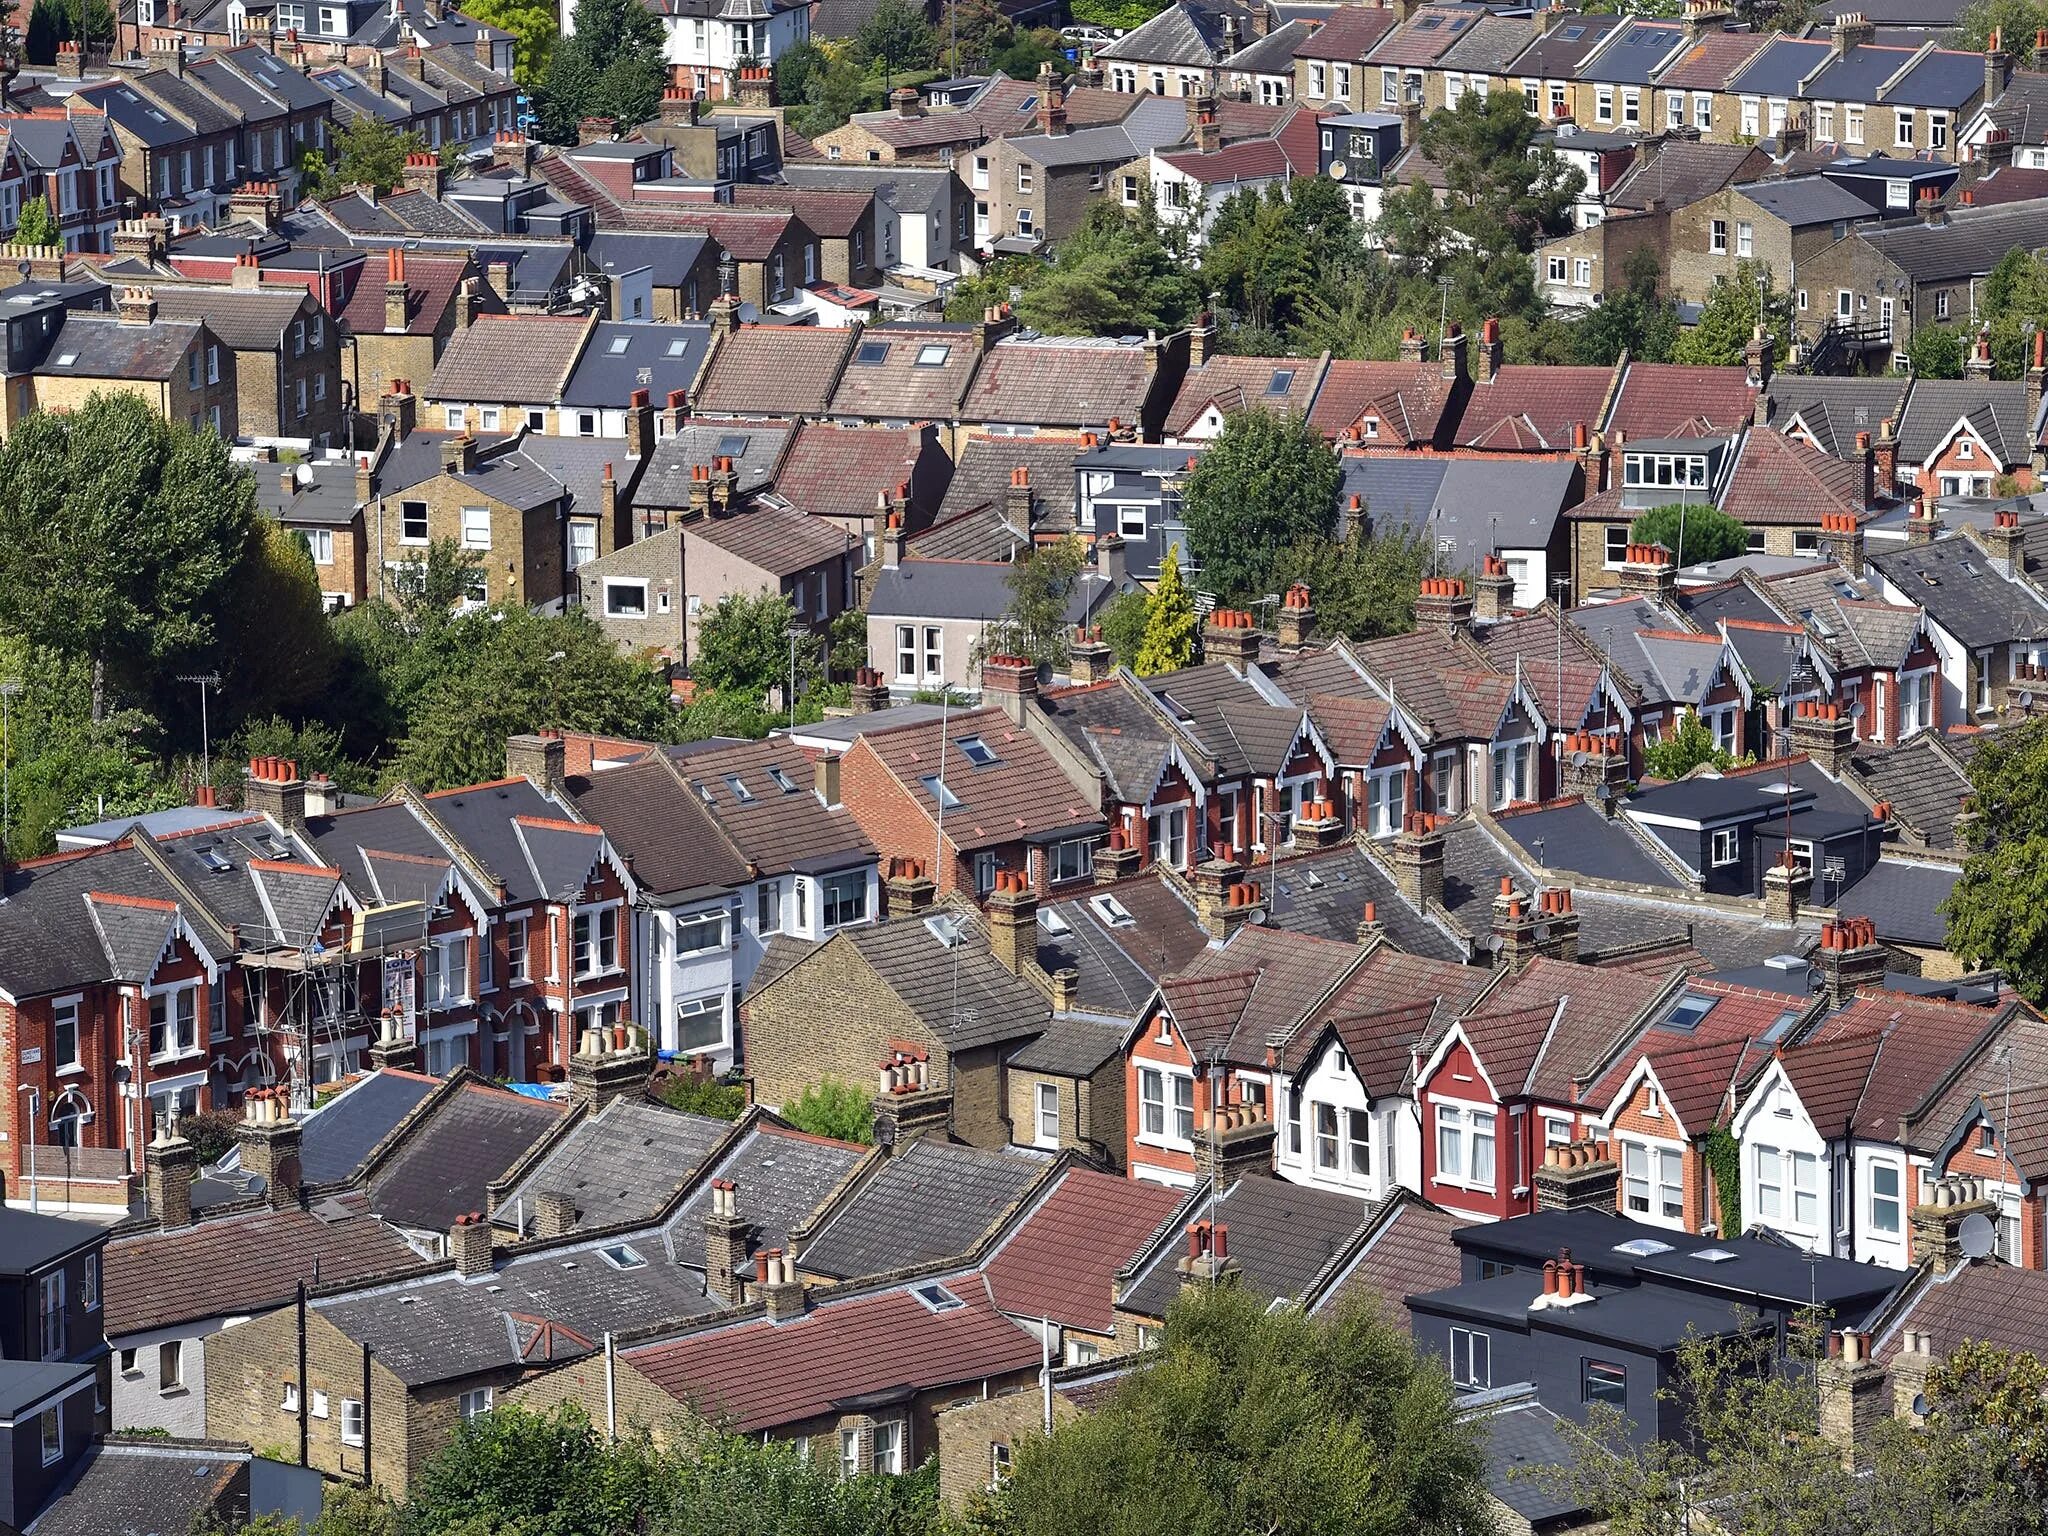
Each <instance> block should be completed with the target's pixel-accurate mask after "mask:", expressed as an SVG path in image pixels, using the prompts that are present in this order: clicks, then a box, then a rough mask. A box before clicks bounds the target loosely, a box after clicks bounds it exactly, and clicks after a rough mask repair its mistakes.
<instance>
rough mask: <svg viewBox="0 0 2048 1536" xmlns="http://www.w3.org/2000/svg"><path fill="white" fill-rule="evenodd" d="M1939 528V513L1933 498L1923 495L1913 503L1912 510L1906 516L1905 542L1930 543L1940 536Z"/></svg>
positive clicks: (1940, 527) (1940, 525)
mask: <svg viewBox="0 0 2048 1536" xmlns="http://www.w3.org/2000/svg"><path fill="white" fill-rule="evenodd" d="M1941 529H1942V522H1941V514H1940V513H1939V512H1937V511H1936V510H1935V508H1934V498H1933V497H1932V496H1927V495H1923V496H1922V497H1921V498H1920V499H1919V500H1918V501H1916V502H1914V503H1913V510H1912V512H1911V514H1910V515H1908V517H1907V518H1906V542H1907V543H1908V544H1932V543H1933V542H1934V541H1935V540H1936V539H1938V538H1940V537H1941Z"/></svg>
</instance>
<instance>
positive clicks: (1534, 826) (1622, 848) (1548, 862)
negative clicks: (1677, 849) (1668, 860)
mask: <svg viewBox="0 0 2048 1536" xmlns="http://www.w3.org/2000/svg"><path fill="white" fill-rule="evenodd" d="M1498 821H1499V825H1500V829H1501V830H1502V831H1503V832H1505V833H1506V834H1507V835H1508V836H1509V837H1511V838H1512V839H1514V841H1515V844H1516V846H1517V847H1519V848H1521V849H1522V851H1523V852H1524V853H1526V854H1527V855H1528V856H1529V857H1530V858H1531V859H1532V860H1534V861H1535V862H1536V863H1537V864H1538V865H1540V866H1542V867H1544V868H1546V869H1554V870H1564V871H1567V872H1569V873H1571V874H1576V875H1588V876H1590V877H1592V878H1593V879H1596V880H1614V881H1621V882H1625V883H1627V884H1630V885H1654V886H1664V887H1667V888H1669V889H1673V890H1676V889H1677V888H1678V886H1679V881H1678V877H1677V875H1676V874H1675V873H1673V872H1672V871H1671V870H1670V869H1669V868H1668V867H1666V866H1665V865H1664V864H1663V863H1661V862H1660V861H1659V860H1658V859H1657V857H1656V855H1655V854H1653V853H1652V852H1651V851H1650V850H1649V849H1648V848H1646V847H1644V846H1643V844H1642V843H1641V842H1640V841H1639V840H1638V839H1637V838H1636V835H1635V834H1634V833H1633V832H1631V831H1630V830H1629V824H1628V822H1627V821H1626V820H1625V819H1624V818H1622V817H1619V816H1617V817H1614V818H1612V819H1610V818H1608V817H1605V816H1602V815H1601V814H1600V813H1599V812H1598V811H1596V810H1595V809H1593V807H1592V806H1590V805H1588V804H1587V803H1586V802H1585V801H1584V800H1579V799H1573V800H1567V801H1563V802H1561V803H1555V804H1550V805H1545V806H1542V807H1540V808H1538V809H1535V810H1529V811H1517V812H1514V813H1512V814H1507V815H1502V816H1500V817H1499V818H1498Z"/></svg>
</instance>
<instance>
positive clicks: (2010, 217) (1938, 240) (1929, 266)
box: [1851, 198, 2048, 387]
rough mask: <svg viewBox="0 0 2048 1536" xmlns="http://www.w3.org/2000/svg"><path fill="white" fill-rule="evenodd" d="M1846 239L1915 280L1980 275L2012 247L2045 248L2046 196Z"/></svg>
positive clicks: (1861, 232)
mask: <svg viewBox="0 0 2048 1536" xmlns="http://www.w3.org/2000/svg"><path fill="white" fill-rule="evenodd" d="M1851 238H1854V239H1861V240H1863V241H1865V242H1866V243H1867V244H1868V245H1869V246H1870V247H1871V248H1872V249H1873V250H1875V251H1876V252H1878V254H1879V255H1881V256H1883V257H1884V259H1885V260H1887V261H1889V262H1891V263H1892V264H1893V265H1895V266H1896V267H1898V268H1899V270H1900V271H1902V272H1904V273H1905V274H1906V275H1907V276H1909V277H1911V278H1913V279H1914V280H1915V281H1916V282H1923V283H1925V282H1938V281H1940V280H1941V279H1942V278H1950V277H1952V278H1957V279H1961V278H1964V277H1981V276H1983V275H1984V274H1985V273H1987V272H1989V271H1990V270H1991V269H1992V268H1993V267H1995V266H1997V265H1998V263H1999V260H2000V259H2001V258H2002V257H2003V256H2004V255H2005V253H2006V252H2007V251H2009V250H2011V249H2012V248H2013V247H2014V246H2015V245H2024V246H2026V247H2028V248H2029V249H2032V248H2034V247H2037V246H2041V245H2048V198H2039V199H2036V200H2034V201H2032V202H2023V203H2000V204H1997V205H1995V206H1993V207H1989V208H1952V209H1950V210H1949V211H1948V212H1947V213H1946V214H1945V215H1944V216H1943V221H1942V222H1941V223H1939V224H1928V223H1927V222H1926V221H1925V220H1922V219H1901V220H1899V221H1897V222H1896V223H1892V224H1885V225H1878V226H1875V227H1867V228H1863V229H1859V230H1857V231H1856V232H1855V234H1854V235H1853V236H1852V237H1851ZM1928 382H1932V381H1922V385H1923V387H1924V385H1925V384H1926V383H1928Z"/></svg>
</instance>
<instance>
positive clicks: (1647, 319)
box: [1572, 247, 1679, 368]
mask: <svg viewBox="0 0 2048 1536" xmlns="http://www.w3.org/2000/svg"><path fill="white" fill-rule="evenodd" d="M1662 280H1663V272H1662V268H1661V266H1660V264H1659V263H1658V261H1657V255H1656V252H1654V251H1652V250H1650V249H1649V248H1648V247H1643V248H1641V249H1638V250H1635V251H1631V252H1630V253H1629V255H1628V257H1627V259H1626V260H1625V261H1624V262H1623V263H1622V281H1623V284H1624V286H1623V287H1622V289H1621V291H1620V292H1618V293H1612V294H1609V295H1608V296H1607V299H1606V301H1605V302H1604V303H1601V304H1598V305H1596V306H1594V307H1593V308H1592V309H1590V310H1588V311H1587V312H1586V314H1585V315H1584V316H1583V317H1582V318H1581V319H1580V320H1579V321H1577V322H1576V323H1575V324H1574V325H1573V326H1572V351H1573V358H1572V360H1573V361H1574V362H1578V363H1583V364H1587V365H1590V366H1592V367H1596V368H1609V367H1612V366H1613V365H1614V362H1615V360H1616V359H1617V358H1619V357H1620V356H1621V352H1622V349H1623V348H1624V347H1626V348H1627V349H1628V355H1629V356H1630V357H1631V358H1633V359H1634V360H1635V361H1637V362H1642V363H1668V362H1670V361H1671V354H1672V351H1673V349H1674V348H1676V347H1677V345H1678V337H1679V326H1678V306H1677V305H1675V304H1673V303H1672V302H1671V301H1670V300H1669V299H1667V298H1663V297H1662V296H1660V294H1659V292H1658V289H1659V286H1660V284H1661V282H1662Z"/></svg>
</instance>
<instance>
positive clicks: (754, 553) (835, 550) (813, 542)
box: [683, 506, 858, 577]
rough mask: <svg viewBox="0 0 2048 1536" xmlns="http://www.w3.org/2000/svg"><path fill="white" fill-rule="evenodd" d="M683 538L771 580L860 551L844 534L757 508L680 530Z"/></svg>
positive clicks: (815, 521)
mask: <svg viewBox="0 0 2048 1536" xmlns="http://www.w3.org/2000/svg"><path fill="white" fill-rule="evenodd" d="M683 537H684V538H685V539H687V540H690V541H693V542H702V543H705V544H709V545H711V546H712V547H713V548H714V549H718V550H722V551H724V553H726V554H727V555H730V556H731V557H732V558H733V559H735V560H739V561H743V562H745V563H746V564H747V565H749V566H752V567H753V568H754V569H755V570H758V571H765V572H766V573H767V574H768V575H770V576H775V577H784V576H793V575H795V574H796V573H797V572H799V571H807V570H809V569H810V568H811V567H812V566H815V565H820V564H823V563H824V562H826V561H830V560H839V559H843V558H845V557H847V556H848V555H849V554H851V553H853V552H854V551H855V550H856V549H857V548H858V546H857V545H856V544H855V543H854V541H853V538H852V536H851V535H850V534H848V533H847V531H846V530H845V529H844V528H841V527H838V526H836V525H835V524H833V523H830V522H828V521H826V520H824V519H822V518H815V517H806V516H805V515H804V514H803V513H801V512H792V511H790V510H789V509H788V508H786V507H774V506H757V507H749V508H748V509H747V510H745V511H743V512H736V513H734V514H733V515H732V516H730V517H712V518H704V519H700V520H698V521H696V522H691V523H686V524H684V525H683Z"/></svg>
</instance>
